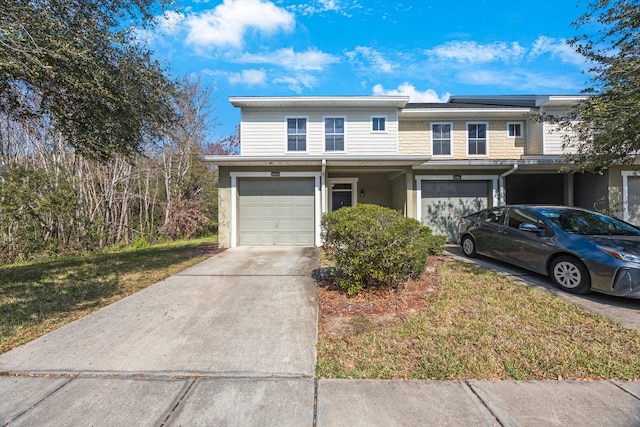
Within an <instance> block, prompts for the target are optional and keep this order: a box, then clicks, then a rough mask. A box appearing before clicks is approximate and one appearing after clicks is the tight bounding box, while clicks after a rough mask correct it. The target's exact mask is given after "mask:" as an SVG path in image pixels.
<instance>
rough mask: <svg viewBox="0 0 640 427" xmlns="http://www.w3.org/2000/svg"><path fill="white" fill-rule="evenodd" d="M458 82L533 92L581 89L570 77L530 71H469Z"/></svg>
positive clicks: (459, 75) (461, 74) (460, 75)
mask: <svg viewBox="0 0 640 427" xmlns="http://www.w3.org/2000/svg"><path fill="white" fill-rule="evenodd" d="M457 77H458V80H461V81H464V82H465V83H467V84H472V85H479V86H496V85H499V86H502V87H509V88H513V89H519V90H528V91H532V92H538V91H546V90H549V89H551V90H557V89H558V88H559V89H562V90H568V91H575V90H579V89H580V87H581V86H580V85H579V82H576V80H575V79H574V78H571V77H569V76H562V75H558V74H552V75H547V74H543V73H536V72H531V71H529V70H523V69H518V70H508V71H492V70H469V71H467V72H461V73H459V74H458V76H457Z"/></svg>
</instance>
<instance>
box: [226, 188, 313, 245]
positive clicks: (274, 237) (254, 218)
mask: <svg viewBox="0 0 640 427" xmlns="http://www.w3.org/2000/svg"><path fill="white" fill-rule="evenodd" d="M238 199H239V203H238V216H239V221H238V223H239V237H240V239H239V240H240V242H239V243H240V245H255V246H265V245H295V246H313V245H314V243H315V180H314V179H262V180H257V179H255V180H252V179H244V180H240V181H239V183H238Z"/></svg>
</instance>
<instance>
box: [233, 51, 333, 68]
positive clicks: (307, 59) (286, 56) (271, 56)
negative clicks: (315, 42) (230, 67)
mask: <svg viewBox="0 0 640 427" xmlns="http://www.w3.org/2000/svg"><path fill="white" fill-rule="evenodd" d="M234 61H236V62H241V63H252V64H271V65H279V66H282V67H284V68H287V69H290V70H306V71H322V70H324V69H325V68H326V67H327V66H328V65H331V64H334V63H336V62H339V61H340V60H339V59H338V58H337V57H336V56H333V55H331V54H328V53H324V52H321V51H319V50H317V49H313V48H312V49H307V50H306V51H305V52H295V51H294V49H293V48H283V49H278V50H276V51H273V52H267V53H261V54H250V53H245V54H243V55H241V56H240V57H239V58H234Z"/></svg>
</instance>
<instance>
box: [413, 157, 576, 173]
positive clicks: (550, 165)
mask: <svg viewBox="0 0 640 427" xmlns="http://www.w3.org/2000/svg"><path fill="white" fill-rule="evenodd" d="M514 165H518V168H519V169H518V171H519V172H527V171H529V172H531V171H555V172H557V171H559V170H560V169H564V168H571V164H569V163H567V162H566V161H565V160H564V159H563V158H562V156H535V157H532V156H524V157H523V158H520V159H507V160H490V159H486V160H484V159H474V160H438V159H431V161H429V162H427V163H424V164H421V165H419V166H414V168H413V169H414V170H425V171H426V170H434V171H436V170H443V169H458V170H488V169H489V170H490V169H495V170H496V171H500V170H505V169H511V168H512V167H513V166H514Z"/></svg>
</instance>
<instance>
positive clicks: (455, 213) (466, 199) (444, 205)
mask: <svg viewBox="0 0 640 427" xmlns="http://www.w3.org/2000/svg"><path fill="white" fill-rule="evenodd" d="M489 184H490V183H489V182H488V181H422V205H421V208H422V215H421V216H422V218H420V220H421V221H422V223H423V224H424V225H427V226H429V227H430V228H431V231H432V232H433V234H444V235H446V236H448V238H449V240H450V241H455V240H456V239H457V234H458V221H459V219H460V216H463V215H467V214H470V213H473V212H475V211H479V210H480V209H484V208H486V207H488V206H489V189H490V185H489Z"/></svg>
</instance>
